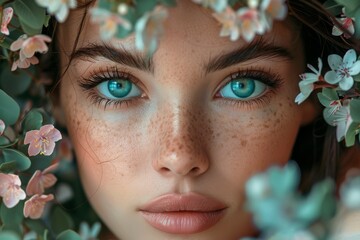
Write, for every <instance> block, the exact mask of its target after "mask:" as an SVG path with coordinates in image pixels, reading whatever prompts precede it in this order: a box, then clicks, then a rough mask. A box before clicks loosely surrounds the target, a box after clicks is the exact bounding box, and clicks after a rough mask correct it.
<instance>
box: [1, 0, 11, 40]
mask: <svg viewBox="0 0 360 240" xmlns="http://www.w3.org/2000/svg"><path fill="white" fill-rule="evenodd" d="M13 15H14V10H13V9H12V8H11V7H7V8H5V9H4V10H3V14H2V20H1V30H0V32H1V33H3V34H5V35H9V29H8V28H7V26H8V24H9V23H10V21H11V19H12V17H13Z"/></svg>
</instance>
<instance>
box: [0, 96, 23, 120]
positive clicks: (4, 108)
mask: <svg viewBox="0 0 360 240" xmlns="http://www.w3.org/2000/svg"><path fill="white" fill-rule="evenodd" d="M0 103H1V104H0V119H2V120H3V121H4V122H5V125H7V126H8V125H12V124H14V123H15V122H16V121H17V119H18V118H19V115H20V107H19V105H18V104H17V103H16V102H15V100H14V99H12V98H11V97H10V96H9V95H7V94H6V93H5V92H4V91H3V90H1V89H0Z"/></svg>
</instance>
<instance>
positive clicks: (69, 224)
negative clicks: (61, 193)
mask: <svg viewBox="0 0 360 240" xmlns="http://www.w3.org/2000/svg"><path fill="white" fill-rule="evenodd" d="M50 222H51V229H52V230H53V231H54V232H55V234H59V233H61V232H63V231H65V230H67V229H71V228H73V227H74V223H73V220H72V219H71V217H70V216H69V214H67V213H66V212H65V211H64V210H63V209H62V208H60V207H55V209H54V210H53V212H52V213H51V216H50ZM61 239H69V238H61Z"/></svg>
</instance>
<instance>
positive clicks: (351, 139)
mask: <svg viewBox="0 0 360 240" xmlns="http://www.w3.org/2000/svg"><path fill="white" fill-rule="evenodd" d="M358 128H359V123H354V122H353V123H351V124H350V126H349V128H348V130H347V132H346V134H345V145H346V146H347V147H351V146H353V145H354V144H355V137H356V130H357V129H358Z"/></svg>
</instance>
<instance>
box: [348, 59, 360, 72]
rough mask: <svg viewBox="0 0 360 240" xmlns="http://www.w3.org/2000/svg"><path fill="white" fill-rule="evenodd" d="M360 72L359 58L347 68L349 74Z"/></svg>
mask: <svg viewBox="0 0 360 240" xmlns="http://www.w3.org/2000/svg"><path fill="white" fill-rule="evenodd" d="M359 73H360V60H359V61H356V62H355V63H354V64H353V65H352V66H351V68H350V69H349V74H350V75H351V76H355V75H357V74H359Z"/></svg>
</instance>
